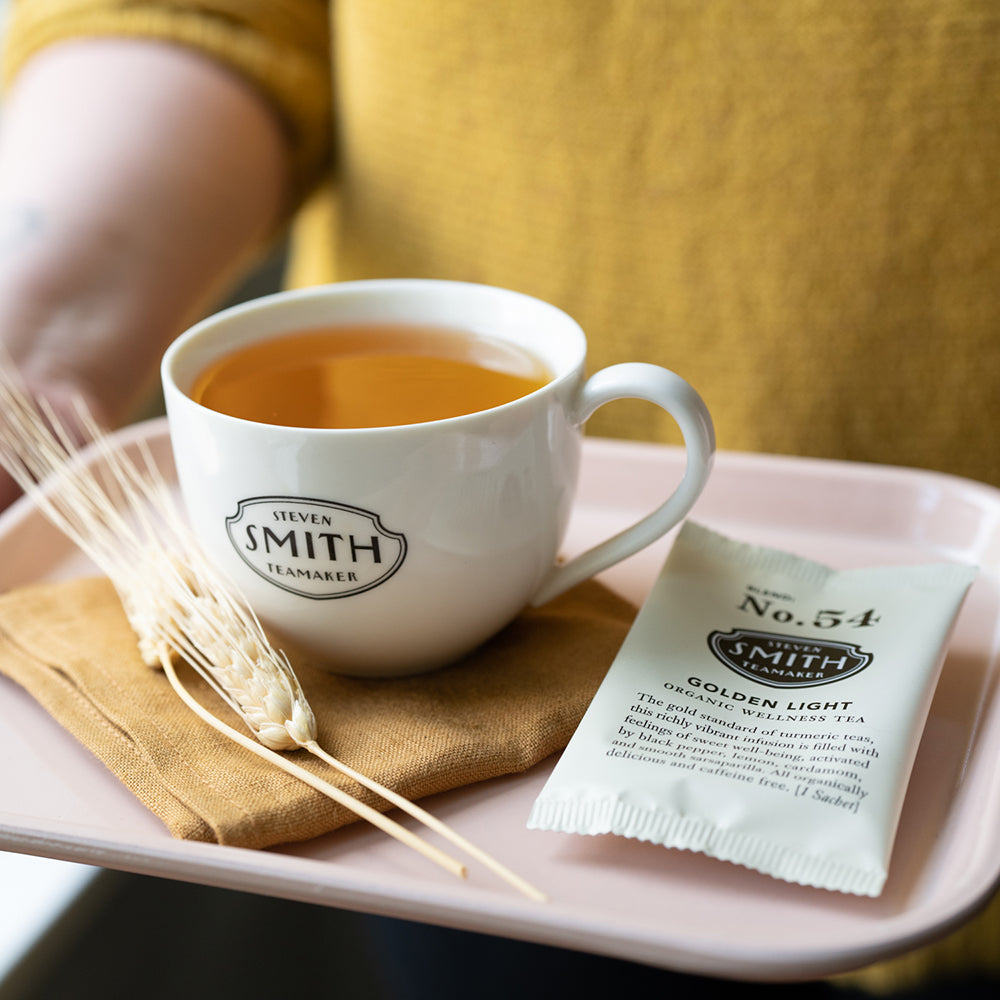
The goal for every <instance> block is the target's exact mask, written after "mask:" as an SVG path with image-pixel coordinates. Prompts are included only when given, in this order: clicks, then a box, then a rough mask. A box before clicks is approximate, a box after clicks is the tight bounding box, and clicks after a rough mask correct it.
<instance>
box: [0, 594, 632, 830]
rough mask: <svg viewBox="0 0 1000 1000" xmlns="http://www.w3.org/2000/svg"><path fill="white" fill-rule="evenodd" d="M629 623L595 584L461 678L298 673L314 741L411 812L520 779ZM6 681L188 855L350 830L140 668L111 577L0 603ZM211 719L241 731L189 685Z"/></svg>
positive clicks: (458, 672) (521, 622) (346, 815)
mask: <svg viewBox="0 0 1000 1000" xmlns="http://www.w3.org/2000/svg"><path fill="white" fill-rule="evenodd" d="M633 617H634V609H633V607H632V606H631V605H630V604H628V603H627V602H625V601H623V600H622V599H620V598H618V597H617V596H615V595H614V594H612V593H611V592H610V591H608V590H607V589H606V588H604V587H602V586H600V585H599V584H596V583H594V582H590V583H586V584H583V585H582V586H580V587H578V588H576V589H575V590H573V591H571V592H570V593H569V594H566V595H564V596H563V597H562V598H559V599H557V600H555V601H552V602H551V603H550V604H548V605H546V606H545V607H543V608H539V609H532V610H528V611H525V612H524V613H523V614H522V615H521V616H520V617H519V618H518V619H517V620H516V621H515V622H513V623H512V624H511V625H510V626H508V627H507V628H506V629H505V630H504V631H503V632H501V633H500V634H499V635H498V636H496V637H495V638H494V639H492V640H491V641H490V642H488V643H487V644H486V645H485V646H483V647H482V648H480V649H479V650H477V651H476V652H475V653H473V654H472V655H470V656H469V657H467V658H466V659H465V660H463V661H461V662H460V663H458V664H455V665H454V666H451V667H447V668H444V669H442V670H438V671H435V672H434V673H431V674H425V675H422V676H419V677H412V678H404V679H393V680H358V679H352V678H344V677H336V676H333V675H331V674H328V673H326V672H324V671H322V670H320V669H318V668H317V667H316V666H315V664H312V663H309V662H308V661H307V660H306V659H305V658H303V657H301V656H298V657H294V658H293V666H294V668H295V671H296V673H297V675H298V677H299V680H300V681H301V683H302V686H303V688H304V690H305V692H306V696H307V697H308V699H309V702H310V704H311V705H312V707H313V710H314V712H315V714H316V717H317V722H318V726H319V742H320V744H321V746H323V748H324V749H325V750H327V752H329V753H331V754H333V755H334V756H336V757H339V758H340V759H341V760H343V761H344V762H345V763H347V764H350V765H351V766H352V767H354V768H355V769H357V770H358V771H361V772H362V773H364V774H367V775H368V776H369V777H371V778H374V779H376V780H377V781H380V782H381V783H382V784H384V785H387V786H389V787H391V788H394V789H396V790H397V791H398V792H400V793H401V794H403V795H405V796H407V797H408V798H410V799H419V798H421V797H423V796H426V795H430V794H433V793H435V792H440V791H444V790H447V789H450V788H457V787H459V786H462V785H467V784H470V783H472V782H475V781H481V780H484V779H486V778H491V777H496V776H498V775H502V774H511V773H516V772H519V771H522V770H524V769H526V768H528V767H531V766H532V765H533V764H535V763H537V762H538V761H540V760H542V759H544V758H545V757H547V756H548V755H550V754H552V753H554V752H555V751H557V750H559V749H561V748H562V747H564V746H565V745H566V743H567V742H568V741H569V738H570V736H571V735H572V733H573V730H574V729H575V727H576V725H577V723H578V722H579V720H580V718H581V716H582V714H583V712H584V710H585V709H586V707H587V704H588V703H589V701H590V699H591V698H592V697H593V695H594V693H595V692H596V690H597V688H598V686H599V684H600V682H601V680H602V678H603V676H604V674H605V672H606V671H607V669H608V667H609V666H610V665H611V661H612V659H613V658H614V655H615V653H616V652H617V650H618V647H619V645H620V644H621V642H622V640H623V639H624V637H625V634H626V632H627V630H628V628H629V626H630V624H631V622H632V619H633ZM0 672H2V673H4V674H6V675H7V676H8V677H10V678H11V679H13V680H14V681H16V682H17V683H18V684H20V685H21V686H22V687H24V688H25V689H26V690H27V691H28V692H29V693H30V694H31V695H32V696H33V697H34V698H35V699H36V700H37V701H38V702H39V703H40V704H41V705H42V706H43V707H44V708H45V709H46V710H47V711H48V712H49V713H50V714H51V715H52V716H53V717H54V718H55V719H56V720H57V721H58V722H59V723H60V724H61V725H62V726H64V727H65V728H66V729H67V730H68V731H69V732H71V733H72V734H73V735H74V736H75V737H76V738H77V739H78V740H79V741H80V742H81V743H82V744H84V745H85V746H86V747H88V748H89V749H90V751H91V752H93V753H94V754H95V755H96V756H97V757H98V758H100V760H102V761H103V762H104V764H105V765H106V766H107V767H108V768H109V769H110V770H111V771H112V772H114V774H115V775H117V776H118V778H119V779H120V780H121V781H122V782H123V783H124V784H125V785H126V786H127V787H128V788H129V789H130V790H131V791H132V793H133V794H134V795H136V796H137V797H138V798H139V799H140V800H141V801H142V802H143V803H144V804H145V805H146V806H147V807H148V808H149V809H151V810H152V811H153V812H154V813H155V814H156V815H157V816H159V817H160V818H161V819H162V820H163V822H164V823H165V824H166V825H167V827H168V829H169V830H170V832H171V833H172V834H173V835H174V836H175V837H179V838H184V839H189V840H204V841H216V842H218V843H221V844H233V845H239V846H241V847H252V848H260V847H267V846H270V845H274V844H280V843H285V842H289V841H298V840H307V839H310V838H312V837H315V836H318V835H319V834H322V833H325V832H327V831H330V830H333V829H336V828H337V827H339V826H342V825H344V824H345V823H348V822H350V821H352V820H353V819H354V816H353V814H352V813H350V812H348V811H347V810H345V809H344V807H342V806H339V805H336V804H335V803H333V802H332V801H331V800H329V799H328V798H326V797H325V796H323V795H321V794H319V793H318V792H315V791H314V790H313V789H311V788H310V787H308V786H307V785H306V784H305V783H304V782H302V781H299V780H297V779H295V778H293V777H291V776H290V775H288V774H286V773H285V772H283V771H282V770H280V769H279V768H277V767H275V766H274V765H273V764H268V763H267V762H265V761H262V760H260V759H259V758H258V757H256V756H255V755H254V754H252V753H250V752H249V751H248V750H246V749H245V748H242V747H239V746H238V745H236V744H235V743H233V742H232V741H231V740H229V739H227V738H226V737H224V736H222V735H220V734H219V733H217V732H216V731H215V730H214V729H212V727H211V726H209V725H208V724H206V723H205V722H204V721H202V720H201V719H199V718H198V717H197V716H196V715H195V714H194V713H193V712H192V711H191V710H190V709H189V708H187V707H186V706H185V705H184V704H183V703H182V702H181V701H180V699H179V698H178V697H177V695H176V694H175V693H174V691H173V689H172V688H171V687H170V684H169V682H168V681H167V679H166V677H165V676H164V675H163V673H162V672H161V671H159V670H156V669H153V668H150V667H147V666H145V665H144V664H143V662H142V660H141V659H140V657H139V654H138V650H137V645H136V638H135V634H134V633H133V632H132V630H131V628H130V627H129V624H128V622H127V620H126V618H125V616H124V614H123V612H122V609H121V604H120V603H119V601H118V598H117V595H116V593H115V591H114V589H113V588H112V586H111V584H110V583H109V582H108V581H107V580H106V579H105V578H103V577H93V578H85V579H79V580H71V581H62V582H56V583H43V584H37V585H33V586H29V587H25V588H21V589H18V590H15V591H11V592H9V593H7V594H5V595H3V596H2V597H0ZM182 677H183V679H184V682H185V684H186V686H188V687H189V688H190V689H191V690H192V691H193V692H195V693H196V694H197V696H198V697H199V700H201V701H202V702H203V704H205V705H208V706H210V707H211V709H212V711H213V712H215V714H217V715H219V716H220V717H222V718H224V719H225V720H226V721H227V722H229V723H230V724H235V725H236V727H237V728H240V727H241V723H239V722H235V723H234V720H235V718H236V717H235V716H234V715H232V714H231V713H230V712H229V710H228V709H226V708H225V707H224V706H223V705H222V703H221V702H220V701H219V700H218V699H217V698H216V697H215V696H214V695H213V694H212V693H211V692H210V691H209V690H208V689H207V687H206V685H204V683H203V682H201V681H200V679H198V678H197V677H196V675H195V674H194V673H193V671H189V670H185V672H184V673H183V674H182ZM294 756H295V759H296V761H297V762H299V763H301V764H303V765H304V766H305V767H308V768H309V769H311V770H313V771H315V772H316V773H317V774H321V775H322V776H323V777H324V778H326V779H328V780H331V781H333V782H334V783H336V784H339V785H341V786H342V787H344V788H345V789H347V790H349V791H350V792H351V794H353V795H357V797H359V798H363V799H365V800H366V801H369V802H370V803H371V804H372V805H374V806H376V808H380V809H381V808H384V803H383V802H382V800H380V799H378V798H377V797H375V796H373V795H371V794H370V793H367V792H364V791H363V790H362V789H359V788H358V787H357V785H355V784H354V783H353V782H351V781H349V780H348V779H344V778H342V777H339V776H338V775H337V774H336V772H334V771H333V770H332V769H331V768H329V767H328V766H326V765H324V764H322V763H321V762H319V761H317V760H315V759H314V758H313V757H312V756H311V755H309V754H307V753H306V752H304V751H296V752H295V754H294Z"/></svg>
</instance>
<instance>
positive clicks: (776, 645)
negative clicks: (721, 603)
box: [708, 628, 872, 688]
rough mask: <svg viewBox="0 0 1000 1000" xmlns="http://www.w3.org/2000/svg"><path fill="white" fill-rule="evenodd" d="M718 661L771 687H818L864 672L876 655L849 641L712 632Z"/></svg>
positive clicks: (740, 631) (711, 645)
mask: <svg viewBox="0 0 1000 1000" xmlns="http://www.w3.org/2000/svg"><path fill="white" fill-rule="evenodd" d="M708 646H709V648H710V649H711V650H712V652H713V653H714V654H715V656H716V658H717V659H718V660H720V661H721V662H722V663H724V664H725V665H726V666H727V667H728V668H729V669H730V670H732V671H734V672H735V673H737V674H740V675H741V676H742V677H747V678H749V679H750V680H753V681H757V682H758V683H760V684H767V685H770V686H771V687H786V688H798V687H817V686H819V685H820V684H832V683H833V682H834V681H841V680H843V679H844V678H845V677H851V676H853V675H854V674H857V673H860V672H861V671H862V670H864V669H865V667H867V666H868V664H869V663H871V661H872V654H871V653H866V652H864V650H862V649H861V647H860V646H855V645H854V644H853V643H849V642H833V641H831V640H828V639H820V640H813V639H804V638H802V637H801V636H791V635H778V634H776V633H773V632H755V631H753V630H752V629H742V628H741V629H732V630H731V631H729V632H718V631H716V632H712V633H711V635H709V637H708Z"/></svg>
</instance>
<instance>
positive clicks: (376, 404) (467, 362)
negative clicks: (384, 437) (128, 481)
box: [191, 323, 552, 428]
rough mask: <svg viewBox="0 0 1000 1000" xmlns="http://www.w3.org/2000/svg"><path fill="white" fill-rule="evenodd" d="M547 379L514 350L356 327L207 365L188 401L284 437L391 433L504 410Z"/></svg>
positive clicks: (488, 342)
mask: <svg viewBox="0 0 1000 1000" xmlns="http://www.w3.org/2000/svg"><path fill="white" fill-rule="evenodd" d="M551 379H552V374H551V373H550V372H549V371H548V370H547V369H546V367H545V366H544V364H543V363H542V362H541V360H539V359H538V358H536V357H535V356H534V355H532V354H530V353H529V352H528V351H526V350H524V349H523V348H522V347H519V346H518V345H516V344H512V343H509V342H507V341H502V340H497V339H493V338H490V337H484V336H478V335H474V334H471V333H468V332H465V331H462V330H452V329H447V328H443V327H441V328H438V327H430V326H408V325H403V324H378V325H375V324H367V323H366V324H357V325H348V326H339V325H338V326H327V327H318V328H315V329H308V330H298V331H294V332H292V333H289V334H285V335H282V336H278V337H272V338H269V339H267V340H263V341H259V342H257V343H253V344H249V345H246V346H244V347H241V348H238V349H237V350H234V351H232V352H231V353H229V354H226V355H225V356H223V357H222V358H219V359H217V360H216V361H214V362H213V363H212V364H210V365H209V366H208V367H207V368H206V369H205V370H204V371H203V372H202V373H201V375H200V376H199V378H198V379H197V381H196V382H195V384H194V387H193V389H192V392H191V398H192V399H194V400H195V401H196V402H199V403H201V404H202V405H203V406H207V407H208V408H209V409H212V410H216V411H218V412H220V413H226V414H229V415H230V416H233V417H240V418H241V419H243V420H253V421H256V422H258V423H266V424H280V425H282V426H286V427H345V428H347V427H352V428H360V427H394V426H399V425H402V424H416V423H424V422H426V421H430V420H444V419H447V418H449V417H459V416H463V415H465V414H468V413H476V412H478V411H480V410H488V409H491V408H492V407H494V406H500V405H502V404H504V403H509V402H511V401H512V400H515V399H520V398H521V397H522V396H526V395H528V393H530V392H534V391H535V390H536V389H540V388H541V387H542V386H543V385H546V384H547V383H548V382H549V381H550V380H551Z"/></svg>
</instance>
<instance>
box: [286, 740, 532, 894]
mask: <svg viewBox="0 0 1000 1000" xmlns="http://www.w3.org/2000/svg"><path fill="white" fill-rule="evenodd" d="M303 748H304V749H305V750H308V751H309V752H310V753H311V754H313V755H314V756H316V757H318V758H319V759H320V760H323V761H326V763H327V764H329V765H330V766H331V767H334V768H336V769H337V770H338V771H340V772H341V773H342V774H345V775H347V777H349V778H352V779H353V780H354V781H356V782H357V783H358V784H359V785H363V786H364V787H365V788H368V789H370V790H371V791H373V792H377V793H378V794H379V795H381V796H382V797H383V798H385V799H386V800H387V801H389V802H391V803H392V804H393V805H394V806H397V807H398V808H399V809H402V810H403V811H404V812H407V813H409V814H410V815H411V816H413V817H414V818H415V819H418V820H420V822H421V823H424V824H425V825H426V826H427V827H428V828H429V829H431V830H434V831H435V832H436V833H439V834H440V835H441V836H442V837H444V838H445V839H446V840H448V841H450V842H451V843H453V844H454V845H455V846H456V847H458V848H460V849H461V850H463V851H465V852H466V853H467V854H468V855H469V856H470V857H472V858H475V859H476V860H477V861H479V862H480V863H481V864H483V865H485V866H486V867H487V868H488V869H489V870H490V871H492V872H493V873H494V874H495V875H498V876H499V877H500V878H502V879H503V880H504V881H505V882H507V883H508V885H511V886H513V887H514V888H515V889H517V890H518V891H519V892H521V893H523V894H524V895H525V896H527V897H528V898H529V899H534V900H536V901H537V902H540V903H544V902H547V901H548V897H547V896H546V895H545V893H543V892H542V891H541V890H540V889H536V888H535V887H534V886H533V885H532V884H531V883H530V882H528V881H527V880H526V879H524V878H522V877H521V876H520V875H518V874H517V873H516V872H513V871H511V870H510V869H509V868H508V867H507V866H506V865H504V864H502V863H501V862H499V861H498V860H497V859H496V858H494V857H493V856H492V855H490V854H488V853H487V852H486V851H484V850H483V849H482V848H481V847H477V846H476V845H475V844H473V843H470V842H469V841H468V840H467V839H466V838H465V837H463V836H462V835H461V834H460V833H458V832H457V831H455V830H453V829H452V828H451V827H450V826H448V825H447V824H446V823H443V822H442V821H441V820H439V819H438V818H437V817H436V816H434V815H432V814H431V813H429V812H427V811H426V810H425V809H422V808H421V807H420V806H418V805H416V804H415V803H413V802H411V801H410V800H409V799H407V798H405V797H404V796H402V795H400V794H399V793H398V792H394V791H393V790H392V789H391V788H386V787H385V786H384V785H381V784H379V782H377V781H375V780H374V779H373V778H369V777H368V776H367V775H364V774H362V773H361V772H359V771H356V770H355V769H354V768H353V767H351V766H350V765H348V764H345V763H344V762H343V761H341V760H338V759H337V758H336V757H333V756H331V755H330V754H328V753H327V752H326V751H325V750H324V749H323V748H322V747H321V746H320V745H319V744H318V743H317V742H316V741H315V740H312V741H310V742H309V743H306V744H304V747H303Z"/></svg>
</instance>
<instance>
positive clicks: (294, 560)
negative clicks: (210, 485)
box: [226, 496, 406, 600]
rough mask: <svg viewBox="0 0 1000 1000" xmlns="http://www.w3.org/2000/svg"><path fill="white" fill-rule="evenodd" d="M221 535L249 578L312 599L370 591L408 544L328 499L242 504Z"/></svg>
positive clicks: (377, 521) (363, 513) (375, 519)
mask: <svg viewBox="0 0 1000 1000" xmlns="http://www.w3.org/2000/svg"><path fill="white" fill-rule="evenodd" d="M226 531H227V533H228V535H229V540H230V541H231V542H232V544H233V548H235V549H236V551H237V553H238V554H239V556H240V558H241V559H242V560H243V561H244V562H245V563H246V564H247V565H248V566H249V567H250V568H251V569H252V570H253V571H254V572H255V573H257V574H258V575H259V576H262V577H263V578H264V579H265V580H267V581H269V582H270V583H273V584H274V585H275V586H276V587H280V588H281V589H282V590H287V591H288V592H289V593H292V594H298V595H299V596H300V597H309V598H312V599H314V600H329V599H331V598H337V597H351V596H353V595H354V594H362V593H364V592H365V591H366V590H371V589H372V588H373V587H377V586H379V584H382V583H385V581H386V580H388V579H389V577H390V576H392V575H393V573H395V572H396V570H398V569H399V567H400V566H401V565H402V564H403V560H404V559H405V558H406V537H405V536H404V535H403V534H401V533H400V532H398V531H391V530H389V529H388V528H386V527H384V526H383V524H382V520H381V518H380V517H379V515H378V514H376V513H374V512H372V511H370V510H364V509H362V508H360V507H353V506H351V505H350V504H345V503H337V502H336V501H333V500H310V499H306V498H303V497H281V496H273V497H253V498H251V499H248V500H241V501H240V502H239V505H238V507H237V510H236V513H235V514H232V515H231V516H230V517H227V518H226Z"/></svg>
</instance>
